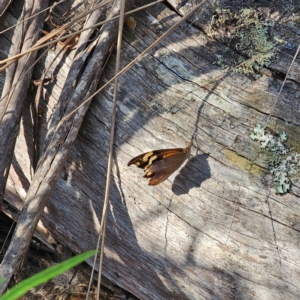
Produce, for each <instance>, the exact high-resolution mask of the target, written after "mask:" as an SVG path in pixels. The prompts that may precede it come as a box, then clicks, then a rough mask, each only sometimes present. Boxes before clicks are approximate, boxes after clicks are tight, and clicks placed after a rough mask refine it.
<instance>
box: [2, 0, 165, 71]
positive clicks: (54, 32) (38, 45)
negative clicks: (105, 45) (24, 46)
mask: <svg viewBox="0 0 300 300" xmlns="http://www.w3.org/2000/svg"><path fill="white" fill-rule="evenodd" d="M163 1H164V0H157V1H155V2H153V3H150V4H147V5H144V6H142V7H139V8H136V9H133V10H131V11H128V12H126V13H125V15H129V14H132V13H135V12H137V11H139V10H142V9H145V8H147V7H149V6H152V5H154V4H157V3H160V2H163ZM107 2H109V0H107ZM107 2H105V3H102V4H101V6H103V5H104V4H106V3H107ZM101 6H99V5H98V6H96V7H95V8H93V9H92V10H89V11H87V12H85V13H84V14H81V15H80V16H79V17H77V18H76V19H74V20H72V21H71V22H70V23H67V24H65V25H63V26H61V27H59V28H57V29H54V30H52V31H51V32H49V33H48V34H47V35H46V36H45V37H43V38H41V39H40V40H39V41H38V42H37V43H36V44H35V45H34V46H33V47H31V48H30V49H28V50H27V51H25V52H22V53H19V54H17V55H15V56H11V57H9V58H7V59H4V60H1V61H0V65H3V64H4V63H6V64H5V65H4V66H3V67H1V68H0V72H1V71H3V70H4V69H6V68H7V67H8V66H9V65H10V64H12V63H13V62H14V61H15V60H16V59H18V58H20V57H22V56H24V55H25V54H27V53H30V52H33V51H37V50H40V49H42V48H44V47H47V46H50V45H53V44H55V43H57V42H59V41H61V40H65V39H66V38H69V37H72V36H74V35H78V34H79V33H81V32H83V31H86V30H89V29H92V28H95V27H98V26H100V25H103V24H105V23H107V22H109V21H112V20H115V19H117V18H119V16H116V17H113V18H110V19H107V20H105V21H102V22H99V23H96V24H94V25H93V26H90V27H86V28H84V29H80V30H77V31H75V32H72V33H70V34H66V35H63V36H59V37H56V36H57V35H58V34H59V33H61V32H62V31H64V30H66V29H68V28H69V27H70V26H71V25H72V24H74V23H75V22H77V21H80V20H81V19H82V18H83V17H85V16H86V15H88V14H90V13H92V12H93V11H94V10H96V9H98V8H99V7H101ZM52 38H55V39H54V40H53V41H50V42H47V41H48V40H50V39H52ZM45 42H47V43H45ZM44 43H45V44H44Z"/></svg>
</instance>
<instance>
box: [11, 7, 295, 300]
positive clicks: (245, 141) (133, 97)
mask: <svg viewBox="0 0 300 300" xmlns="http://www.w3.org/2000/svg"><path fill="white" fill-rule="evenodd" d="M230 3H232V5H234V2H233V1H230ZM230 3H229V4H230ZM229 4H228V5H229ZM260 5H261V4H260V2H257V3H256V7H254V8H255V9H256V10H258V11H259V10H260V11H261V10H263V9H264V10H266V8H265V7H264V8H261V7H260ZM271 5H273V7H274V8H275V5H276V4H275V2H274V3H272V4H270V6H271ZM278 5H279V6H278V7H276V8H278V14H279V15H280V14H281V17H282V18H285V17H287V16H286V15H283V14H284V12H283V10H280V9H283V6H282V4H280V3H279V4H278ZM280 5H281V6H280ZM186 8H187V9H188V8H189V7H188V6H186ZM271 8H272V7H270V11H271ZM177 9H178V10H179V11H180V8H177ZM212 12H213V11H212V10H211V7H210V6H207V7H206V10H205V12H202V14H201V13H199V15H198V17H199V19H198V22H199V20H200V21H201V22H200V23H201V30H200V29H199V28H198V27H197V26H195V25H197V20H196V19H195V22H194V23H193V25H191V24H185V25H183V26H181V27H180V28H178V30H176V31H175V32H174V33H172V34H171V35H170V36H169V37H168V38H166V39H165V40H164V41H162V42H161V43H160V45H159V46H157V47H156V48H155V49H154V50H153V51H151V52H150V53H149V55H147V56H146V57H145V58H144V59H142V60H141V61H139V62H138V63H137V64H136V65H135V66H134V67H133V68H132V69H131V70H129V71H128V72H127V73H126V74H124V75H123V76H122V77H121V78H120V88H119V95H120V102H119V104H118V122H117V132H116V142H115V145H116V151H115V165H114V176H113V184H112V190H111V198H110V212H109V216H108V224H107V234H106V248H105V260H104V276H105V277H106V278H108V279H109V280H111V281H112V282H114V283H116V284H118V285H119V286H121V287H122V288H124V289H126V290H128V291H130V292H131V293H133V294H134V295H136V296H137V297H139V298H140V299H211V298H215V299H242V298H243V299H271V298H272V299H297V298H299V296H300V288H299V279H300V278H299V274H300V272H299V260H300V259H299V255H298V252H299V246H298V239H299V222H298V216H299V213H298V211H299V204H300V200H299V182H298V181H297V179H293V184H292V186H291V190H290V192H289V193H286V194H284V195H278V194H276V193H275V190H274V189H273V188H272V178H271V176H270V175H269V172H268V167H267V163H266V162H265V160H264V154H263V153H262V152H261V151H260V150H259V144H258V143H257V142H254V141H253V140H251V139H250V137H249V134H250V133H251V132H252V131H253V128H254V127H255V125H256V124H257V123H260V124H264V122H265V121H266V120H267V118H268V115H269V114H270V113H272V117H271V120H270V122H269V124H268V126H269V127H271V128H272V129H273V130H275V131H276V132H279V133H281V132H283V131H284V132H286V134H287V136H288V137H289V141H290V142H291V144H292V145H294V147H296V148H297V147H298V139H299V123H298V122H299V109H298V97H299V75H298V72H297V70H298V69H299V60H296V62H295V65H294V66H293V71H292V72H291V73H290V74H289V77H288V81H287V84H286V86H285V87H284V89H283V92H282V94H281V97H280V99H279V101H278V102H277V103H276V105H275V107H274V109H273V106H274V104H275V101H276V96H277V93H278V91H279V89H280V86H281V84H282V81H283V78H284V75H285V73H286V71H287V69H288V65H289V64H290V62H291V61H292V57H293V55H294V53H295V50H296V49H295V46H293V45H291V47H290V48H287V45H281V46H280V45H279V46H278V52H277V57H276V58H275V59H273V61H272V62H271V64H270V65H269V66H268V67H267V68H265V69H264V70H263V71H261V74H260V77H257V78H256V79H255V78H253V77H252V78H251V77H247V76H245V75H242V74H238V73H228V74H226V75H225V76H222V74H223V75H224V73H222V71H221V69H220V67H219V66H217V65H216V64H214V63H215V62H216V61H218V60H219V58H220V57H222V55H224V54H226V56H229V57H237V58H238V57H240V56H241V55H240V53H238V51H237V50H236V49H235V48H234V47H231V45H230V44H225V43H223V42H222V41H221V40H220V39H219V40H216V39H214V38H212V37H209V36H208V33H209V32H208V28H209V25H210V22H211V18H212ZM270 14H271V13H270ZM180 18H181V17H180V16H178V14H177V13H175V12H172V11H171V10H169V9H168V8H167V7H166V6H165V5H163V4H160V5H157V6H155V7H152V8H148V9H147V10H146V11H142V12H139V13H135V14H134V19H135V20H136V22H137V26H136V28H135V31H134V32H132V31H130V30H129V29H128V28H127V29H125V32H124V43H123V46H124V48H123V54H124V55H123V57H122V58H123V64H124V66H125V65H126V64H127V63H129V62H130V61H131V60H132V59H133V58H135V57H136V56H137V55H138V54H139V53H141V52H142V51H143V50H144V49H145V48H146V47H147V46H149V45H150V44H151V43H153V42H154V41H155V40H156V39H157V38H158V37H159V36H161V35H162V33H163V32H165V31H166V30H167V29H168V28H170V27H171V26H172V25H173V24H174V23H175V22H176V21H177V20H179V19H180ZM275 21H276V20H275ZM291 22H292V21H291ZM292 23H293V22H292ZM293 26H296V23H295V22H294V23H293V24H291V23H284V22H283V23H282V24H280V26H279V25H278V26H277V25H276V26H274V35H275V36H276V34H277V33H278V32H280V31H279V29H278V28H279V27H280V30H282V28H285V30H286V31H288V30H290V31H289V32H290V34H292V33H293V35H292V36H293V37H295V34H296V33H295V32H294V31H293V30H291V28H292V27H293ZM293 28H294V27H293ZM281 38H282V39H283V36H281ZM40 68H41V67H40ZM40 72H41V71H40ZM53 72H56V73H58V74H59V76H63V75H64V74H67V72H66V70H65V66H64V67H59V66H54V67H53ZM113 75H114V56H113V57H112V59H111V60H110V62H109V64H108V66H107V68H106V71H105V78H104V79H103V81H102V83H103V82H106V81H107V80H108V79H109V78H111V77H112V76H113ZM218 78H219V79H218ZM59 92H60V84H59V80H57V81H56V82H55V83H52V84H50V85H48V86H45V88H44V96H45V101H44V102H43V103H42V106H43V107H44V109H45V113H44V115H43V116H42V118H41V122H42V127H41V129H40V138H41V139H42V138H43V136H44V135H45V131H46V126H47V122H48V118H49V116H50V115H51V114H52V110H53V106H54V105H55V98H56V95H57V94H59ZM111 103H112V87H109V88H107V89H105V91H103V92H102V93H101V94H99V95H98V96H96V97H95V99H94V100H93V102H92V104H91V106H90V109H89V111H88V113H87V116H86V118H85V121H84V123H83V126H82V128H81V131H80V133H79V135H78V137H77V139H76V141H75V144H74V147H73V148H72V150H71V152H70V155H69V157H68V160H67V162H66V163H65V165H64V170H63V172H62V174H61V176H60V178H59V179H58V181H57V184H56V186H55V188H54V191H53V193H52V195H51V197H50V199H49V202H48V204H47V207H46V208H45V211H44V214H43V215H42V218H41V224H42V226H43V227H42V226H40V227H39V228H40V230H41V228H46V230H47V231H48V233H49V235H51V236H53V237H54V238H55V239H56V240H57V241H59V242H60V243H62V244H64V245H66V246H67V247H69V248H70V249H71V250H72V251H74V252H75V253H79V252H82V251H85V250H88V249H92V248H94V247H95V245H96V240H97V226H98V225H97V224H98V220H97V219H99V218H100V217H101V212H102V205H103V196H104V187H105V174H106V165H107V160H106V157H107V152H108V144H109V138H110V136H109V128H110V120H111V116H110V113H111ZM28 126H30V119H29V115H28V111H27V113H26V112H25V113H24V118H23V126H22V128H21V132H20V135H19V138H18V141H17V147H16V151H15V159H14V162H13V168H12V169H11V172H10V176H9V182H8V185H7V188H6V195H5V200H6V201H7V202H8V203H12V204H14V203H15V204H16V205H17V204H18V203H21V202H22V200H23V199H24V198H25V195H26V192H27V189H28V187H29V184H30V182H31V180H32V179H31V175H30V172H29V166H30V158H29V156H28V155H27V153H28V152H29V151H28V149H30V146H29V143H28V142H27V141H28V139H26V138H25V135H24V133H26V134H29V133H28V131H27V128H28ZM194 132H196V134H195V138H194V140H193V146H192V157H191V159H190V160H189V161H188V162H187V163H186V165H185V166H184V167H183V168H182V169H181V170H180V172H177V173H175V174H173V175H172V176H171V177H170V178H169V179H167V180H166V181H164V182H163V183H161V184H160V185H158V186H155V187H151V186H148V185H147V181H146V180H144V179H142V175H143V172H142V171H141V170H139V169H137V168H134V167H127V163H128V161H129V160H130V159H131V158H132V157H134V156H136V155H138V154H140V153H143V152H146V151H149V150H154V149H161V148H172V147H174V148H176V147H184V146H186V144H187V143H189V142H190V139H191V137H192V135H193V133H194ZM41 143H42V141H41ZM24 149H25V150H26V151H25V150H24ZM235 203H236V209H235V212H234V207H235ZM231 224H232V225H231ZM38 230H39V229H38Z"/></svg>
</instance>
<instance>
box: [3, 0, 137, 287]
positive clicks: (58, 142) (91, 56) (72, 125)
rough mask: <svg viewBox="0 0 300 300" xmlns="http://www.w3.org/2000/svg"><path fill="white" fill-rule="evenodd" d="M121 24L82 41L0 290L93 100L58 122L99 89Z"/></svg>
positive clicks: (115, 10)
mask: <svg viewBox="0 0 300 300" xmlns="http://www.w3.org/2000/svg"><path fill="white" fill-rule="evenodd" d="M131 5H132V2H130V1H128V2H127V7H126V9H128V8H129V7H130V6H131ZM101 12H102V10H98V11H95V13H93V14H92V16H91V18H90V19H89V18H88V20H87V23H86V24H89V23H90V22H94V21H95V20H98V19H99V17H100V16H101ZM118 14H119V2H115V3H114V6H113V7H112V9H111V12H110V14H109V17H112V16H116V15H118ZM117 24H118V20H114V21H110V22H108V23H106V24H105V25H104V26H103V27H102V28H101V30H100V32H99V37H98V38H97V39H96V40H95V41H93V43H92V44H90V45H88V46H87V45H86V44H87V40H88V39H89V37H90V35H91V32H89V31H88V32H87V33H85V34H84V35H83V38H82V39H80V41H79V44H78V52H77V55H76V56H75V60H74V62H75V63H74V65H73V66H72V68H71V70H70V73H69V76H70V78H69V81H68V82H67V84H66V85H65V88H64V90H63V91H62V94H61V97H60V99H59V101H58V105H57V108H56V110H55V112H54V115H53V118H52V121H51V124H50V130H49V132H48V134H47V137H46V140H45V148H44V152H43V155H42V157H41V160H40V161H39V163H38V166H37V170H36V173H35V176H34V178H33V181H32V183H31V185H30V187H29V190H28V192H27V196H26V198H25V201H24V206H23V210H22V212H21V213H20V216H19V219H18V223H17V226H16V230H15V233H14V236H13V238H12V241H11V243H10V246H9V248H8V250H7V252H6V255H5V256H4V259H3V261H2V263H1V266H0V274H1V277H2V278H5V279H6V280H5V282H4V283H3V284H2V285H1V289H0V293H2V292H3V291H4V290H5V289H6V287H7V284H8V282H9V280H10V278H11V276H12V275H13V273H14V272H16V270H17V268H18V267H19V265H20V263H21V262H22V259H23V258H24V255H25V254H26V252H27V248H28V246H29V243H30V240H31V237H32V235H33V232H34V230H35V227H36V224H37V222H38V221H39V219H40V216H41V214H42V212H43V210H44V207H45V205H46V202H47V200H48V198H49V196H50V194H51V192H52V189H53V187H54V185H55V183H56V180H57V178H58V177H59V175H60V173H61V170H62V169H63V166H64V163H65V160H66V159H67V156H68V153H69V151H70V149H71V147H72V145H73V142H74V140H75V138H76V136H77V133H78V131H79V129H80V126H81V123H82V121H83V118H84V115H85V113H86V111H87V109H88V107H89V104H90V102H87V103H86V104H85V105H83V106H82V107H81V108H80V109H79V110H78V111H77V112H76V113H74V114H72V115H71V116H70V117H68V118H67V119H65V120H64V122H63V123H60V124H58V123H59V121H61V120H62V119H63V118H64V117H66V116H68V115H69V114H70V112H73V111H74V109H76V108H77V107H78V106H79V104H80V103H82V102H83V101H84V99H87V98H88V97H89V96H90V95H91V94H92V93H93V92H94V91H95V89H96V87H97V84H98V81H99V79H100V76H101V74H102V72H103V68H104V65H105V62H106V60H107V56H108V55H109V53H110V52H111V50H112V46H113V45H114V43H115V41H116V37H117V28H118V27H117ZM89 25H90V24H89ZM85 65H86V66H85ZM74 83H75V84H74Z"/></svg>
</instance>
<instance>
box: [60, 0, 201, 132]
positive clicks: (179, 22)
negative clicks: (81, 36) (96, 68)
mask: <svg viewBox="0 0 300 300" xmlns="http://www.w3.org/2000/svg"><path fill="white" fill-rule="evenodd" d="M205 2H207V0H202V2H201V3H200V4H198V5H197V6H195V7H194V8H193V9H192V10H191V11H190V12H189V13H187V14H186V15H185V16H183V17H182V19H181V20H180V21H178V22H177V23H176V24H174V25H173V26H172V27H171V28H170V29H169V30H168V31H167V32H166V33H164V34H163V35H162V36H161V37H160V38H158V39H157V40H156V41H155V42H154V43H153V44H151V45H150V46H149V47H148V48H146V49H145V50H144V51H143V52H142V53H141V54H139V55H138V56H137V57H136V58H135V59H133V60H132V61H131V62H130V63H129V64H128V65H127V66H126V67H124V68H123V69H122V70H121V71H120V72H119V73H117V74H116V75H115V76H113V77H112V78H111V79H110V80H108V81H107V82H106V83H105V84H104V85H103V86H102V87H101V88H99V89H98V90H97V91H96V92H95V93H94V94H92V95H91V96H90V97H89V98H87V99H86V100H85V101H84V102H82V103H81V104H80V105H79V106H78V107H77V108H75V109H74V110H73V111H71V112H70V113H69V114H68V115H66V116H65V117H64V118H63V119H61V121H60V122H59V123H58V124H57V128H56V130H55V132H56V131H57V130H58V128H59V127H60V126H61V125H62V123H63V122H64V121H65V120H66V119H68V118H69V117H70V116H71V115H73V114H74V113H75V112H76V111H77V110H78V109H80V107H81V106H83V105H84V104H85V103H86V102H88V101H90V100H91V99H92V98H93V97H95V96H96V95H97V94H98V93H100V92H101V91H102V90H103V89H105V88H106V87H107V86H108V85H109V84H110V83H112V81H113V80H115V79H116V78H117V77H119V76H120V75H122V74H123V73H125V72H127V71H128V70H129V69H130V68H131V67H132V66H133V65H134V64H135V63H136V62H137V61H139V60H141V59H142V58H143V56H144V55H145V54H146V53H147V52H149V51H150V50H151V49H152V48H154V47H155V46H156V45H157V44H158V43H160V42H161V40H163V39H164V38H165V37H166V36H168V35H169V34H170V33H171V32H172V31H174V30H175V29H176V28H177V27H178V26H179V25H180V24H181V23H183V22H184V21H185V20H186V19H188V18H189V17H190V16H191V15H192V14H193V13H194V12H195V11H197V10H198V9H200V8H201V7H202V6H203V5H204V4H205ZM125 15H126V14H125Z"/></svg>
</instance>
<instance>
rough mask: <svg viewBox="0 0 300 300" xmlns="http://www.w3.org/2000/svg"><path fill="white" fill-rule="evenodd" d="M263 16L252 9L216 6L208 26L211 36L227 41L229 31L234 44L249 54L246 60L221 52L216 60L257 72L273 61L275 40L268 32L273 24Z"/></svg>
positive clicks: (239, 69) (242, 70)
mask: <svg viewBox="0 0 300 300" xmlns="http://www.w3.org/2000/svg"><path fill="white" fill-rule="evenodd" d="M262 19H263V18H262V17H260V16H259V15H258V13H257V11H255V10H253V9H245V8H244V9H241V10H239V11H237V12H235V13H233V12H231V11H230V10H228V9H220V8H219V9H216V12H215V14H214V16H213V17H212V20H211V24H210V27H209V36H211V37H213V38H218V39H220V40H222V41H224V39H226V34H227V35H228V32H230V34H229V36H230V39H231V41H232V42H234V47H235V48H236V49H237V50H238V52H239V53H240V54H242V55H243V56H246V57H247V58H246V59H245V60H244V61H232V60H230V59H227V58H224V57H220V56H219V59H218V61H217V64H218V65H219V66H221V68H222V69H224V70H226V71H228V70H229V69H231V70H232V71H235V72H239V73H243V74H246V75H254V74H255V72H257V71H258V70H259V69H260V68H261V67H262V66H268V65H269V64H270V63H271V60H272V59H273V58H274V57H275V56H276V43H275V42H272V41H271V38H270V35H269V28H270V27H271V25H272V24H270V23H268V22H266V21H264V20H262ZM225 33H226V34H225ZM232 65H233V67H231V66H232Z"/></svg>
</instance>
